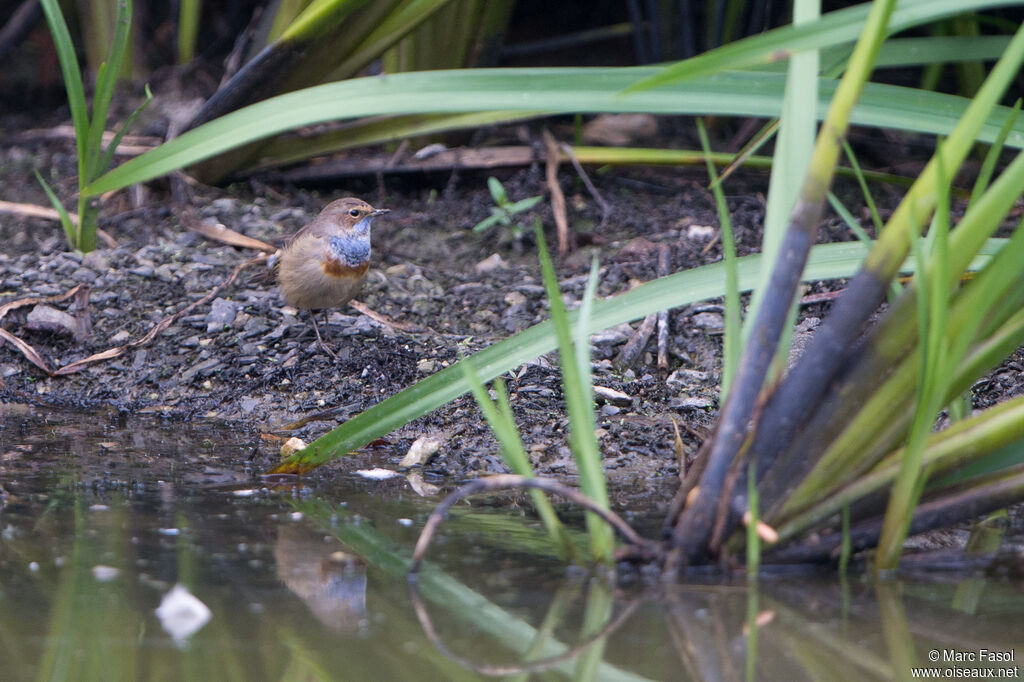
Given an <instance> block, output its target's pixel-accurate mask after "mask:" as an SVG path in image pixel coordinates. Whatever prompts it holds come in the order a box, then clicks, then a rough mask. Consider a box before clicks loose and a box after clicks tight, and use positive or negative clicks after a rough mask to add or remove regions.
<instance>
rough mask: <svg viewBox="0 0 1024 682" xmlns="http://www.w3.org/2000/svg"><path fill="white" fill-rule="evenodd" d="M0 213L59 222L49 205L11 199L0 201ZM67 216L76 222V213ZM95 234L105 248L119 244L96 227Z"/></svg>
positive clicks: (112, 247)
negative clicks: (24, 202) (17, 201)
mask: <svg viewBox="0 0 1024 682" xmlns="http://www.w3.org/2000/svg"><path fill="white" fill-rule="evenodd" d="M0 213H6V214H8V215H17V216H22V217H24V218H40V219H42V220H52V221H53V222H57V223H59V222H60V214H59V213H57V211H56V209H53V208H50V207H49V206H37V205H35V204H19V203H15V202H13V201H0ZM68 217H69V218H71V222H73V223H77V222H78V214H77V213H70V212H69V213H68ZM96 236H97V237H99V238H100V239H102V240H103V243H104V244H106V245H107V248H110V249H116V248H117V247H118V246H120V244H118V243H117V240H116V239H114V238H113V237H111V236H110V235H109V234H108V233H106V232H104V231H103V230H101V229H99V228H96Z"/></svg>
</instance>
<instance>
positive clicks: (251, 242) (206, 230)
mask: <svg viewBox="0 0 1024 682" xmlns="http://www.w3.org/2000/svg"><path fill="white" fill-rule="evenodd" d="M177 214H178V221H179V222H180V223H181V224H182V225H183V226H185V227H187V228H188V229H190V230H192V231H193V232H195V233H197V234H201V235H203V236H204V237H206V238H207V239H212V240H213V241H215V242H220V243H221V244H227V245H229V246H238V247H241V248H243V249H254V250H256V251H263V252H264V253H277V250H278V249H277V247H276V246H273V245H271V244H268V243H267V242H265V241H263V240H262V239H256V238H255V237H249V236H247V235H244V234H242V233H241V232H236V231H235V230H232V229H231V228H229V227H225V226H224V225H221V224H220V223H217V224H210V223H207V222H204V221H202V220H200V219H199V217H198V216H197V215H196V214H195V210H194V209H191V208H188V209H185V210H180V211H177Z"/></svg>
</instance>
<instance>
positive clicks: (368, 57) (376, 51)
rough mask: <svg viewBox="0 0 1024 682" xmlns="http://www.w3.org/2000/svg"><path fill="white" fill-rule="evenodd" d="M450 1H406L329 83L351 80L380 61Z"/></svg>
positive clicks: (374, 29) (334, 74) (361, 45)
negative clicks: (388, 50)
mask: <svg viewBox="0 0 1024 682" xmlns="http://www.w3.org/2000/svg"><path fill="white" fill-rule="evenodd" d="M449 1H450V0H405V1H404V2H402V3H401V4H400V5H399V6H398V7H397V8H395V9H394V10H393V11H392V12H390V13H389V14H388V15H387V16H386V17H384V19H383V20H382V21H380V22H379V23H378V24H377V25H376V26H374V28H373V30H372V31H371V32H370V34H369V35H367V36H366V38H365V39H364V40H363V42H362V43H360V44H359V46H357V47H356V48H355V50H353V51H352V54H351V55H349V57H348V58H347V59H346V60H345V61H343V62H342V63H341V64H340V65H338V67H337V68H336V69H334V70H333V71H331V73H330V74H329V75H328V77H327V79H328V80H337V79H341V78H350V77H352V76H353V75H355V74H357V73H358V72H359V70H360V69H362V68H363V67H364V66H366V65H367V64H369V63H370V62H371V61H373V60H374V59H376V58H377V57H378V56H379V55H381V54H382V53H383V52H384V51H385V50H387V49H388V48H389V47H391V46H392V45H394V44H395V43H397V42H398V41H399V40H401V38H402V37H403V36H406V35H408V34H409V32H410V31H412V30H413V29H415V28H416V27H417V26H419V25H421V24H422V23H423V22H424V21H426V20H427V19H429V18H430V16H431V15H432V14H433V13H434V12H436V11H438V10H439V9H441V8H442V7H444V6H445V5H446V4H448V2H449Z"/></svg>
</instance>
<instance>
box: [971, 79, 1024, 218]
mask: <svg viewBox="0 0 1024 682" xmlns="http://www.w3.org/2000/svg"><path fill="white" fill-rule="evenodd" d="M1020 109H1021V99H1020V98H1019V97H1018V98H1017V101H1016V102H1014V103H1013V110H1012V113H1011V114H1010V116H1008V117H1007V118H1006V122H1005V123H1004V124H1003V127H1002V128H1001V129H1000V130H999V135H997V136H996V139H995V141H994V142H993V143H992V146H991V147H989V150H988V153H987V154H985V160H984V161H983V162H982V164H981V170H980V171H978V179H977V180H975V182H974V188H973V189H972V190H971V202H972V203H973V201H974V200H975V199H976V198H978V197H980V196H981V195H982V194H984V193H985V190H986V189H988V183H989V181H990V180H991V179H992V173H993V172H994V171H995V168H996V163H997V162H998V161H999V154H1000V153H1001V152H1002V151H1003V145H1005V144H1006V138H1007V137H1008V136H1009V134H1010V130H1011V129H1012V128H1013V124H1014V123H1016V122H1017V118H1018V117H1019V116H1020Z"/></svg>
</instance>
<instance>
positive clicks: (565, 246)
mask: <svg viewBox="0 0 1024 682" xmlns="http://www.w3.org/2000/svg"><path fill="white" fill-rule="evenodd" d="M544 150H545V154H544V155H545V156H546V157H547V164H546V166H545V171H546V174H547V182H548V190H549V191H550V192H551V212H552V213H553V214H554V216H555V227H556V228H557V232H558V253H559V255H561V256H564V255H565V254H567V253H568V252H569V218H568V217H567V216H566V213H565V193H563V192H562V186H561V185H559V184H558V161H559V153H558V143H557V142H556V141H555V138H554V136H553V135H552V134H551V132H550V131H549V130H548V129H547V128H545V129H544Z"/></svg>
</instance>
